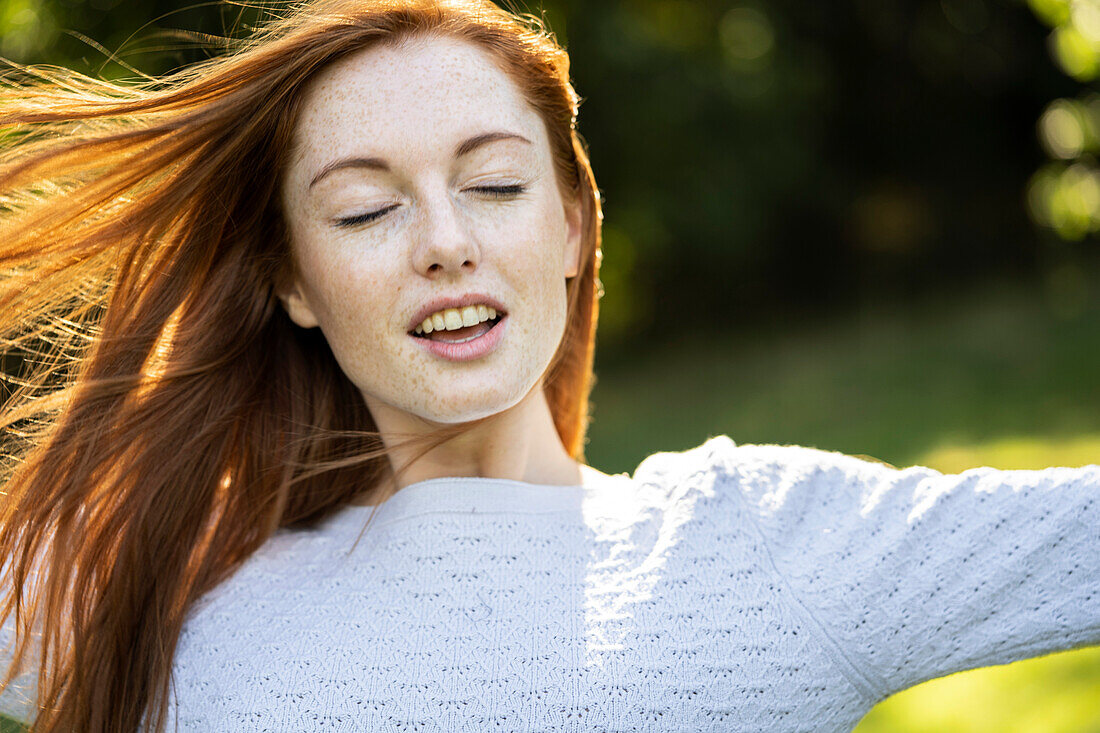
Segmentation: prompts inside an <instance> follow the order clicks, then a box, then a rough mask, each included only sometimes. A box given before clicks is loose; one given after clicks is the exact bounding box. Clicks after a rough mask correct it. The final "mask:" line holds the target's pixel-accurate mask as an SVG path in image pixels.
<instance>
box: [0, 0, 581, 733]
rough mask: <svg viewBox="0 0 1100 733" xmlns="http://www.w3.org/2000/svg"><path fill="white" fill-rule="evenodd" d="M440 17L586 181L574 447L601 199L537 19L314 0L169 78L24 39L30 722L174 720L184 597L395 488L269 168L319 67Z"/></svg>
mask: <svg viewBox="0 0 1100 733" xmlns="http://www.w3.org/2000/svg"><path fill="white" fill-rule="evenodd" d="M424 33H438V34H442V35H444V36H449V37H454V38H460V39H465V40H467V41H469V42H471V43H474V44H476V45H478V46H479V47H481V48H484V49H486V50H487V51H489V52H490V54H491V55H492V56H493V58H495V59H496V60H497V61H498V62H499V63H500V65H501V68H502V69H504V70H505V72H506V73H508V74H509V76H510V78H512V79H513V80H514V81H515V82H516V83H517V85H518V87H519V88H520V90H521V91H522V92H523V94H524V96H525V97H526V99H527V100H528V101H529V102H530V103H531V104H532V105H533V106H534V107H535V109H536V110H538V112H539V114H540V115H541V117H542V119H543V121H544V122H545V124H546V128H547V132H548V134H549V140H550V146H551V151H552V153H553V156H554V161H555V170H556V174H557V178H558V183H559V186H560V188H561V190H562V192H563V195H565V196H572V197H577V198H578V199H579V200H580V202H581V205H582V212H583V213H582V216H583V219H582V227H583V241H582V253H581V267H580V270H579V272H578V274H577V276H576V277H573V278H570V279H569V281H568V283H567V294H568V313H569V316H568V320H567V326H566V330H565V335H564V337H563V339H562V342H561V345H560V347H559V349H558V351H557V353H556V355H555V357H554V360H553V362H552V363H551V366H550V368H549V369H548V370H547V373H546V375H545V392H546V396H547V400H548V402H549V405H550V408H551V411H552V414H553V416H554V421H555V424H556V427H557V430H558V433H559V436H560V437H561V440H562V443H563V445H564V446H565V448H566V450H567V451H568V452H569V454H570V455H572V456H573V457H575V458H577V459H578V460H583V445H584V436H585V431H586V428H587V424H588V419H589V416H588V413H589V408H588V395H589V392H590V388H591V385H592V358H593V348H594V338H595V327H596V320H597V301H598V289H599V280H598V270H599V259H600V224H601V212H600V198H599V193H598V190H597V188H596V183H595V180H594V178H593V175H592V170H591V167H590V165H589V162H588V156H587V154H586V150H585V146H584V143H583V140H582V139H581V138H580V137H579V135H578V133H577V130H576V126H575V122H576V115H577V105H578V101H579V99H578V97H577V95H576V93H575V92H574V90H573V88H572V86H571V85H570V82H569V60H568V57H567V55H566V53H565V51H564V50H563V49H561V48H560V47H559V46H558V45H557V43H556V42H555V40H554V38H553V36H552V35H551V34H550V33H549V32H548V31H547V30H546V29H545V28H544V27H543V26H542V25H541V24H540V23H539V22H538V21H537V20H536V19H534V18H532V17H530V16H519V15H516V14H513V13H509V12H506V11H504V10H501V9H500V8H498V7H497V6H495V5H493V4H492V3H489V2H487V1H486V2H480V1H478V0H442V1H440V2H427V1H424V0H407V1H404V2H397V1H390V0H379V1H377V2H370V1H369V0H363V1H361V2H345V1H336V2H332V1H325V2H316V3H311V4H306V5H301V6H296V7H295V8H293V9H292V10H288V11H286V12H283V13H278V14H273V15H272V17H271V20H270V21H269V22H267V23H265V24H264V25H263V26H262V27H261V28H260V30H258V31H257V32H256V33H254V34H253V35H252V36H250V37H249V38H247V39H245V40H243V41H239V42H237V43H236V44H235V47H234V48H233V49H232V50H231V52H230V53H227V54H225V55H223V56H219V57H217V58H214V59H211V60H208V61H204V62H201V63H199V64H196V65H193V66H190V67H187V68H186V69H184V70H181V71H178V72H175V73H173V74H171V75H169V76H167V77H165V78H161V79H146V80H143V81H139V82H134V83H112V82H107V81H102V80H96V79H93V78H89V77H86V76H83V75H80V74H77V73H75V72H72V71H68V70H64V69H58V68H52V67H26V66H12V67H11V68H10V69H9V70H7V72H5V74H4V76H3V79H2V81H0V339H2V342H3V349H4V350H5V351H6V352H7V357H6V359H7V360H8V363H7V367H8V368H9V369H10V370H17V371H18V372H19V379H18V380H15V381H17V383H18V384H17V389H15V390H14V391H12V392H11V393H10V394H9V395H8V396H7V398H6V399H5V401H4V404H3V408H2V412H0V426H3V429H4V433H3V442H2V444H0V447H2V449H3V456H4V464H3V469H2V470H3V473H2V474H0V480H2V492H3V494H2V498H0V562H2V563H3V567H2V572H3V576H2V581H3V588H4V591H5V592H4V595H3V605H2V607H0V620H3V621H4V623H5V624H6V625H8V626H10V627H12V628H14V629H15V631H16V638H17V641H18V643H17V645H16V649H15V660H16V663H15V664H13V665H12V667H11V668H10V670H8V672H9V674H8V677H7V680H6V681H5V684H7V682H10V680H11V679H12V678H13V677H14V676H15V675H16V674H17V673H19V672H20V671H21V670H22V669H31V670H33V669H37V670H38V675H37V705H38V713H37V718H36V720H35V722H34V727H33V730H34V731H49V732H50V733H61V732H63V731H65V732H68V731H136V730H139V729H147V730H157V731H160V730H165V729H166V725H167V724H168V722H169V721H168V720H167V710H168V708H167V705H168V695H169V693H170V671H171V665H172V659H173V654H174V649H175V646H176V643H177V639H178V637H179V634H180V630H181V628H182V625H183V621H184V619H185V616H186V613H187V611H188V609H189V608H190V607H191V606H192V604H193V603H194V602H195V601H196V600H197V599H198V598H199V597H201V596H202V595H203V594H204V593H206V592H207V591H209V590H210V589H212V588H213V587H214V586H215V585H217V584H218V583H220V582H221V581H223V580H225V579H226V578H227V577H229V576H230V575H231V574H232V573H233V571H234V570H235V569H236V568H237V567H238V566H239V565H240V563H241V562H242V561H243V560H244V559H246V558H247V557H248V556H249V555H251V554H252V553H253V552H254V551H255V550H256V549H257V548H259V547H260V546H261V545H262V544H263V543H264V542H265V541H266V540H267V538H268V537H270V535H271V534H272V532H274V531H275V530H276V529H278V528H280V527H285V526H291V525H305V524H310V523H314V522H316V521H318V520H319V519H321V518H323V517H325V516H326V515H328V514H330V513H332V512H333V511H335V510H336V509H338V508H339V507H341V506H343V505H344V504H346V503H347V502H348V501H349V500H350V499H352V498H353V497H361V496H364V495H367V496H372V495H373V496H374V497H375V499H376V500H377V501H381V500H383V499H384V498H385V496H384V495H381V494H380V491H381V488H380V487H382V486H383V485H384V484H385V483H386V482H385V481H384V479H386V478H387V476H388V475H389V472H390V470H389V459H388V457H387V455H386V452H385V448H384V446H383V444H382V441H381V439H380V437H379V436H378V434H377V433H376V432H375V430H376V426H375V425H374V423H373V422H372V420H371V418H370V415H369V413H368V411H367V409H366V406H365V404H364V402H363V399H362V396H361V395H360V394H359V392H358V391H357V390H356V388H355V387H354V385H352V384H351V382H350V381H349V380H348V379H347V377H346V376H344V374H343V373H342V372H341V371H340V369H339V367H338V366H337V364H336V362H335V359H334V358H333V356H332V353H331V351H330V350H329V348H328V346H327V344H326V343H325V341H324V338H323V336H322V335H321V334H320V332H319V330H318V329H311V330H303V329H300V328H298V327H296V326H294V325H293V324H292V322H291V321H290V319H289V318H288V317H287V315H286V313H285V312H284V310H283V309H282V308H281V306H280V305H279V302H278V298H277V297H276V295H275V292H276V289H277V286H278V285H279V283H280V282H282V281H283V279H284V278H286V277H287V276H288V273H289V272H290V268H291V267H292V263H291V261H290V257H289V246H288V242H287V235H286V227H285V224H284V222H283V219H282V212H281V211H280V204H279V197H278V195H277V191H278V185H279V181H280V177H281V174H282V172H283V171H284V170H285V167H286V162H287V160H286V156H287V152H288V150H289V147H290V141H291V133H292V131H293V129H294V125H295V122H296V119H297V114H298V109H299V106H300V104H301V100H302V92H303V89H304V87H305V85H306V84H307V83H308V81H309V80H310V79H311V78H313V76H314V75H315V74H316V73H317V72H318V70H320V69H322V68H324V67H325V66H326V65H328V64H330V63H332V62H333V61H335V60H336V59H338V58H341V57H342V56H344V55H346V54H348V53H350V52H352V51H356V50H359V49H363V48H366V47H369V46H371V45H372V44H381V43H396V42H400V41H401V40H403V39H406V38H409V37H412V36H414V35H417V34H424ZM244 183H247V185H242V184H244ZM17 362H21V365H20V364H19V363H17ZM462 429H463V426H455V427H454V428H453V429H449V430H447V431H443V432H441V433H439V434H437V435H435V436H433V437H432V439H431V441H430V442H429V443H427V444H425V445H424V446H423V447H422V449H421V453H423V452H425V451H426V450H430V449H431V447H432V446H433V445H438V444H439V443H440V442H442V441H443V440H446V439H448V438H449V437H452V436H453V435H454V434H457V433H458V432H460V431H461V430H462Z"/></svg>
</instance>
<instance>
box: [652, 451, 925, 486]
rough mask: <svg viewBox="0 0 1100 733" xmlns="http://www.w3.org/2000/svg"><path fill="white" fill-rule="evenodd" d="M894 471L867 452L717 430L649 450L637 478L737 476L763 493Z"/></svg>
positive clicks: (661, 481) (663, 481)
mask: <svg viewBox="0 0 1100 733" xmlns="http://www.w3.org/2000/svg"><path fill="white" fill-rule="evenodd" d="M917 470H920V471H925V472H927V471H930V470H931V469H926V468H922V467H917ZM891 473H901V472H899V471H898V469H896V468H894V467H893V466H891V465H889V464H887V463H885V462H883V461H879V460H878V459H875V458H871V457H868V456H855V455H847V454H845V453H839V452H836V451H829V450H822V449H820V448H813V447H806V446H800V445H777V444H744V445H738V444H737V443H736V442H734V441H733V440H732V439H731V438H730V437H729V436H727V435H718V436H715V437H712V438H709V439H708V440H707V441H705V442H704V443H702V444H700V445H698V446H696V447H694V448H690V449H688V450H684V451H679V452H671V451H664V452H659V453H654V454H652V455H650V456H649V457H647V458H646V459H645V460H643V461H642V462H641V463H640V464H639V465H638V468H637V469H636V470H635V472H634V480H635V481H636V482H638V483H640V484H648V485H652V486H666V487H667V486H673V485H683V484H685V483H696V484H703V483H706V482H708V481H713V482H717V483H721V484H727V485H728V484H730V483H731V482H733V483H735V484H736V485H738V486H739V487H740V488H741V489H742V491H744V492H745V493H746V494H748V495H750V496H755V497H758V498H759V497H761V496H763V495H765V494H772V493H775V492H776V491H777V490H780V489H782V487H784V486H788V487H789V486H791V485H794V484H807V483H809V484H818V485H827V484H830V483H836V482H846V481H849V480H851V479H856V478H858V479H866V478H870V477H881V476H884V475H887V474H891Z"/></svg>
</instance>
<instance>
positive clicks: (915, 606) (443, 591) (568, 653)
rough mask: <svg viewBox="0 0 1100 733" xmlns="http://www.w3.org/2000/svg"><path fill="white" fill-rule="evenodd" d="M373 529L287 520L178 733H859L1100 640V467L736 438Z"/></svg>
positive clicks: (450, 496)
mask: <svg viewBox="0 0 1100 733" xmlns="http://www.w3.org/2000/svg"><path fill="white" fill-rule="evenodd" d="M369 513H370V509H369V508H366V507H347V508H345V509H344V510H342V511H340V512H339V513H337V514H335V515H333V516H331V517H330V518H328V519H327V520H324V521H323V522H322V523H320V524H319V525H317V526H316V527H314V528H311V529H296V530H289V529H284V530H280V531H279V532H278V533H277V534H276V535H275V536H274V537H273V538H272V539H271V540H270V541H269V542H268V543H267V544H266V545H264V546H263V548H261V550H260V551H259V552H257V553H256V554H255V555H254V556H252V557H251V558H250V559H249V560H248V561H247V562H246V563H245V565H244V566H243V567H242V568H241V569H240V570H239V571H238V572H237V573H236V574H235V575H234V576H233V577H232V578H231V579H230V580H229V581H227V582H226V583H225V584H223V585H222V586H220V587H219V588H217V589H216V590H215V591H214V592H212V593H210V594H209V595H208V596H206V597H205V598H203V599H202V600H201V601H200V602H199V603H198V604H197V606H196V607H195V608H194V609H193V610H192V612H191V614H190V615H189V617H188V620H187V622H186V625H185V627H184V633H183V636H182V638H181V640H180V642H179V645H178V647H177V650H176V658H175V669H174V682H175V693H176V697H175V699H174V700H173V704H172V709H171V714H172V716H173V717H174V718H175V720H176V721H177V722H178V729H179V730H181V731H272V732H275V731H277V732H279V733H285V732H288V731H478V732H483V731H490V730H500V731H536V730H538V731H544V730H554V731H815V732H819V733H820V732H822V731H849V730H851V729H852V728H853V727H854V726H855V725H856V724H857V723H858V722H859V720H860V718H862V717H863V715H864V714H865V713H866V712H867V711H868V710H869V709H870V708H871V707H872V706H873V705H874V704H875V703H876V702H878V701H879V700H882V699H883V698H885V697H887V696H889V695H891V694H893V693H895V692H897V691H900V690H903V689H905V688H907V687H911V686H913V685H915V684H917V683H920V682H923V681H925V680H928V679H931V678H934V677H939V676H942V675H946V674H950V673H952V672H957V671H960V670H965V669H971V668H974V667H981V666H988V665H994V664H1003V663H1007V662H1010V661H1013V660H1017V659H1023V658H1027V657H1032V656H1037V655H1041V654H1046V653H1049V652H1054V651H1059V650H1065V649H1071V648H1075V647H1079V646H1084V645H1089V644H1100V466H1096V465H1092V466H1087V467H1084V468H1049V469H1046V470H1042V471H998V470H994V469H991V468H979V469H972V470H970V471H966V472H964V473H962V474H960V475H943V474H940V473H938V472H936V471H934V470H932V469H929V468H922V467H914V468H908V469H905V470H898V469H894V468H891V467H889V466H886V465H883V464H880V463H874V462H869V461H864V460H860V459H857V458H854V457H851V456H846V455H843V454H840V453H833V452H827V451H822V450H816V449H811V448H802V447H797V446H776V445H743V446H736V445H735V444H734V442H733V441H732V440H730V439H729V438H728V437H725V436H721V437H717V438H713V439H711V440H709V441H707V442H706V443H705V444H703V445H701V446H699V447H697V448H695V449H692V450H689V451H685V452H683V453H658V454H655V455H653V456H650V457H649V458H647V459H646V460H645V461H644V462H643V463H642V464H641V465H640V466H639V467H638V469H637V470H636V471H635V473H634V476H633V477H632V478H631V477H628V476H627V475H626V474H620V475H618V476H615V477H612V478H611V479H610V480H604V481H602V482H599V483H598V484H597V485H592V486H586V487H561V486H537V485H532V484H525V483H521V482H517V481H509V480H504V479H477V478H447V479H432V480H428V481H423V482H420V483H417V484H413V485H411V486H408V487H406V488H404V489H401V490H400V492H398V493H397V494H396V495H395V496H394V497H393V498H391V499H390V500H389V501H387V502H386V503H385V504H384V505H383V506H382V507H381V508H380V509H379V511H378V513H377V515H376V516H375V518H374V520H373V521H372V523H371V525H370V527H369V529H368V530H367V532H366V534H364V535H363V536H362V538H361V539H360V540H359V542H358V543H357V544H356V539H357V537H358V536H359V534H360V530H361V529H362V527H363V525H364V523H365V521H366V519H367V517H368V515H369ZM18 694H19V690H15V689H13V690H11V691H9V692H8V693H7V694H6V695H5V696H4V698H5V699H7V700H8V701H9V702H8V708H7V709H8V710H9V711H12V712H14V713H16V714H17V715H18V714H23V715H28V714H29V713H28V711H27V710H26V709H25V708H20V707H19V706H18V705H14V704H13V703H12V702H11V700H12V699H13V697H14V696H16V695H18ZM170 729H171V726H170Z"/></svg>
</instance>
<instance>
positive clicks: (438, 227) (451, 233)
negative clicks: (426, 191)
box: [413, 190, 481, 278]
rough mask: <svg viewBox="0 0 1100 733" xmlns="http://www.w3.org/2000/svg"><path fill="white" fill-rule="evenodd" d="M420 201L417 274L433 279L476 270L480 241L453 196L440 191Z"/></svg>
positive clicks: (416, 256) (416, 255) (415, 254)
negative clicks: (478, 242)
mask: <svg viewBox="0 0 1100 733" xmlns="http://www.w3.org/2000/svg"><path fill="white" fill-rule="evenodd" d="M421 201H422V203H421V206H420V220H421V221H420V226H419V227H418V228H417V229H418V233H417V242H416V244H415V246H414V247H413V267H414V268H415V269H416V271H417V272H419V273H420V274H421V275H424V276H425V277H429V278H434V277H439V276H442V275H444V274H451V275H457V274H459V273H461V272H466V273H467V274H469V273H472V272H473V271H474V270H476V269H477V266H478V262H479V261H480V257H481V254H480V251H479V248H478V245H477V240H476V238H475V237H474V235H473V233H472V232H471V231H470V227H469V224H468V222H466V221H464V220H463V217H462V213H461V211H459V209H458V206H457V205H456V202H455V201H454V199H453V198H452V197H451V195H450V193H449V192H448V191H446V190H441V191H437V192H434V193H433V194H431V195H425V196H424V197H422V199H421Z"/></svg>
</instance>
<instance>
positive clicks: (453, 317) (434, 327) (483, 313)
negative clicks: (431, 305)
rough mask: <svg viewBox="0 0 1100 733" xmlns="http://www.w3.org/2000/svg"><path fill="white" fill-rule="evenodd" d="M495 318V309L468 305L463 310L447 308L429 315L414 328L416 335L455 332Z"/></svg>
mask: <svg viewBox="0 0 1100 733" xmlns="http://www.w3.org/2000/svg"><path fill="white" fill-rule="evenodd" d="M496 317H497V311H496V308H493V307H491V306H487V305H484V304H478V305H468V306H465V307H463V308H447V309H445V310H441V311H438V312H436V313H433V314H431V315H430V316H428V317H427V318H425V319H424V321H423V322H422V323H421V324H420V325H419V326H417V327H416V329H415V332H416V333H418V334H429V333H431V332H432V331H456V330H458V329H460V328H466V327H468V326H476V325H477V324H479V323H483V322H485V321H490V320H493V319H494V318H496Z"/></svg>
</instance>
